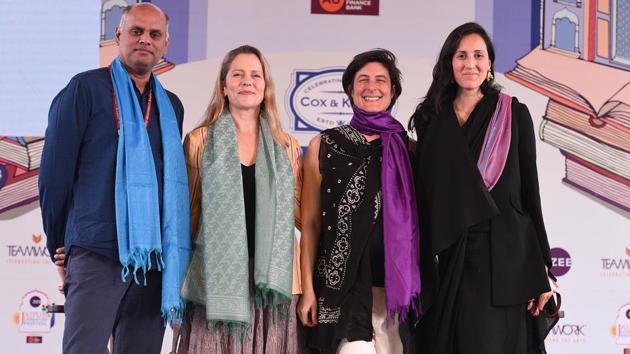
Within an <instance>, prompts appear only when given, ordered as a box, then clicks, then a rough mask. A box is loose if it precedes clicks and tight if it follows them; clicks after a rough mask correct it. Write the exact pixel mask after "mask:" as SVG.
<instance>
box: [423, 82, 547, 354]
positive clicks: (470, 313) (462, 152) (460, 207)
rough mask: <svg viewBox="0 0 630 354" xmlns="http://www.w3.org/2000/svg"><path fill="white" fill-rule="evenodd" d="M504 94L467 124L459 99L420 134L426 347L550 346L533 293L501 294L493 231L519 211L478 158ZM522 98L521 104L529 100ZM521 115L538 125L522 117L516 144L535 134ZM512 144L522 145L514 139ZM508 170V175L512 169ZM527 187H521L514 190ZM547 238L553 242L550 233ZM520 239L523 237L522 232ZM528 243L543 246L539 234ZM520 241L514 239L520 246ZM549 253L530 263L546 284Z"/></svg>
mask: <svg viewBox="0 0 630 354" xmlns="http://www.w3.org/2000/svg"><path fill="white" fill-rule="evenodd" d="M497 101H498V96H497V95H496V94H489V95H486V96H485V97H484V98H483V99H482V100H481V101H480V102H479V103H478V104H477V106H476V107H475V109H474V110H473V112H472V113H471V115H470V117H469V119H468V120H467V122H466V123H465V124H464V125H463V126H461V127H459V126H458V125H457V118H456V115H455V112H454V111H453V109H452V106H451V105H447V106H446V108H445V109H444V112H443V114H442V115H440V116H439V117H437V118H436V119H435V120H434V121H433V122H431V123H429V125H428V126H425V130H424V131H423V133H424V134H425V135H424V136H421V137H420V139H419V151H420V154H421V156H420V157H419V159H418V160H417V161H418V163H417V165H416V172H417V179H416V187H417V188H416V190H417V193H418V201H419V212H420V221H421V223H420V224H421V227H422V230H421V233H422V235H425V237H423V238H421V241H422V242H423V244H422V245H421V250H423V252H424V254H423V255H422V256H423V257H421V260H422V262H423V264H422V267H421V270H422V281H423V294H422V298H423V299H422V301H423V308H424V309H425V310H426V311H427V312H426V313H425V316H424V317H423V318H422V320H421V321H420V326H419V331H418V336H419V342H420V343H419V345H418V348H419V353H429V354H481V353H483V354H504V353H510V354H526V353H544V352H545V351H544V343H542V340H543V339H544V335H545V334H546V332H545V334H543V335H542V339H541V338H540V336H538V337H536V336H535V335H534V334H533V332H536V331H537V330H536V328H535V327H537V326H538V325H539V323H536V322H537V320H534V319H533V317H531V315H529V314H528V312H527V309H526V300H524V301H522V300H514V301H512V302H509V303H507V304H505V303H501V301H497V298H496V296H495V294H496V293H497V292H496V291H495V289H497V288H500V287H502V286H503V287H504V286H505V284H497V283H496V281H495V277H494V276H496V274H495V273H497V272H498V269H497V267H500V265H499V264H493V260H494V259H495V257H493V237H495V238H496V237H497V235H493V234H492V230H493V223H495V222H499V221H498V220H499V219H500V218H504V217H506V216H505V215H507V214H506V213H508V214H509V212H511V211H506V210H505V208H504V205H503V203H502V201H501V203H500V202H499V200H497V199H496V198H495V197H496V195H495V194H491V193H490V191H488V189H487V188H486V187H485V184H484V182H483V179H482V178H481V175H480V174H479V172H478V169H477V167H476V162H477V160H478V158H479V155H480V152H481V148H482V145H483V141H484V138H485V133H486V129H487V127H488V124H489V122H490V118H491V116H492V114H493V112H494V110H495V107H496V104H497ZM514 102H515V103H513V106H515V107H517V108H520V106H522V105H520V104H519V103H518V102H517V101H514ZM513 108H514V107H513ZM520 119H529V124H531V118H530V117H529V116H527V117H521V116H518V117H514V119H513V123H512V124H513V134H514V135H516V137H517V138H516V139H515V138H513V139H512V140H513V141H512V144H516V145H519V144H523V143H521V142H520V140H519V139H518V137H519V134H529V132H526V131H521V130H519V127H518V125H521V123H522V122H520V121H519V120H520ZM515 124H518V125H517V126H514V125H515ZM532 133H533V132H532ZM527 138H529V136H528V137H527ZM532 138H533V137H532ZM522 141H523V142H525V141H529V140H528V139H522ZM518 148H521V149H523V148H527V149H530V148H533V147H530V146H527V147H523V146H518ZM511 149H512V150H511V151H517V148H516V147H514V146H512V147H511ZM514 155H518V154H513V155H512V158H514ZM519 156H520V155H519ZM522 163H524V161H523V162H522ZM508 168H509V167H508ZM504 174H506V175H507V173H505V171H504ZM534 174H535V171H534ZM503 177H504V176H503V175H502V176H501V178H503ZM504 184H505V183H504ZM524 184H525V183H524ZM536 184H537V182H536ZM535 192H536V194H537V193H538V191H537V190H536V191H535ZM520 193H521V191H520V190H513V191H511V192H510V194H515V195H520ZM536 197H538V196H537V195H536ZM538 203H539V199H538ZM539 207H540V205H538V208H539ZM537 221H538V220H537ZM540 223H542V219H540ZM543 230H544V226H543ZM427 236H428V237H427ZM500 236H501V237H503V236H506V237H509V235H500ZM541 238H544V241H545V243H546V234H544V235H541ZM514 241H515V242H514V243H517V242H516V239H515V240H514ZM495 242H496V241H495ZM527 242H528V243H529V244H533V247H536V248H538V247H539V245H538V244H537V243H538V238H537V237H535V235H532V237H529V238H528V240H527ZM518 247H520V246H519V245H517V244H515V245H514V249H515V250H518ZM545 248H546V249H545ZM545 253H548V245H547V246H546V247H545V245H544V244H543V245H540V251H539V254H543V256H542V257H540V262H539V263H540V264H536V267H532V269H531V270H527V269H525V272H526V273H527V272H529V273H533V274H535V277H536V279H537V280H539V283H540V282H545V281H546V280H545V275H544V267H543V266H544V263H543V258H545V259H546V258H548V255H544V254H545ZM506 256H507V257H509V255H506ZM541 268H542V272H540V269H541ZM539 273H541V274H539ZM515 276H518V275H516V274H515ZM541 278H542V280H541ZM545 286H547V288H545ZM548 290H549V289H548V284H543V285H541V286H539V288H538V289H537V290H536V291H533V292H532V295H533V294H534V293H535V294H536V295H538V294H539V293H540V292H542V291H548ZM538 291H540V292H538ZM532 297H533V296H532ZM552 322H553V321H552ZM550 324H551V322H549V321H548V322H547V323H544V326H546V328H545V329H544V330H543V332H544V331H548V329H549V328H550V327H549V326H550Z"/></svg>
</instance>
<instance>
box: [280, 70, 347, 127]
mask: <svg viewBox="0 0 630 354" xmlns="http://www.w3.org/2000/svg"><path fill="white" fill-rule="evenodd" d="M344 70H345V69H344V68H328V69H322V70H312V71H309V70H296V71H295V72H294V73H293V75H294V76H293V78H292V80H291V81H292V85H291V86H290V87H289V90H288V92H287V100H286V104H287V112H290V114H291V115H292V118H293V121H294V123H293V129H294V130H295V131H305V132H306V131H313V132H318V131H320V130H325V129H329V128H334V127H337V126H340V125H343V124H347V123H348V122H350V119H351V118H352V114H353V113H352V104H351V103H350V99H349V98H348V96H346V93H345V92H344V91H343V86H342V84H341V76H342V75H343V72H344Z"/></svg>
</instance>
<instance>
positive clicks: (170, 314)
mask: <svg viewBox="0 0 630 354" xmlns="http://www.w3.org/2000/svg"><path fill="white" fill-rule="evenodd" d="M185 309H186V305H185V304H184V303H183V302H180V303H179V304H177V306H173V307H171V308H165V307H162V309H161V314H162V318H163V319H164V327H166V325H167V324H170V325H171V326H174V325H178V326H179V325H181V324H182V323H183V322H184V310H185Z"/></svg>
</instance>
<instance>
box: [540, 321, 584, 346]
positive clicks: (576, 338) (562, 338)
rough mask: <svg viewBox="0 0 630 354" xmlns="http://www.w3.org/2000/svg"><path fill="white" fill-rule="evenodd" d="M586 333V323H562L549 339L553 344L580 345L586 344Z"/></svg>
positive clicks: (553, 330)
mask: <svg viewBox="0 0 630 354" xmlns="http://www.w3.org/2000/svg"><path fill="white" fill-rule="evenodd" d="M586 333H587V328H586V324H584V323H565V322H564V321H561V322H559V323H558V324H556V325H555V326H554V327H553V328H552V329H551V331H550V332H549V337H547V338H548V341H549V342H552V343H564V344H569V343H571V344H580V343H584V342H586V339H587V334H586Z"/></svg>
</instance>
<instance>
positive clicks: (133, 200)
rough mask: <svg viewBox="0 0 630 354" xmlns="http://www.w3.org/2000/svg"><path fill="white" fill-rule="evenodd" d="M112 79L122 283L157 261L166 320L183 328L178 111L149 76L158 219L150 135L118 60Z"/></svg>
mask: <svg viewBox="0 0 630 354" xmlns="http://www.w3.org/2000/svg"><path fill="white" fill-rule="evenodd" d="M111 75H112V83H113V86H114V92H115V94H116V101H117V104H118V110H119V117H120V136H119V140H118V155H117V159H116V192H115V200H116V202H115V204H116V232H117V234H118V255H119V257H120V263H121V264H122V266H123V271H122V278H123V281H125V280H126V278H127V276H128V275H129V273H130V271H133V276H134V280H135V282H136V283H139V282H138V278H137V272H138V270H140V269H142V272H143V273H146V272H147V271H148V270H149V269H151V262H152V260H155V262H156V263H157V265H156V266H157V269H158V270H159V271H161V272H162V307H161V311H162V317H164V319H165V320H167V321H168V322H170V323H171V324H173V323H181V320H182V316H183V311H184V301H182V299H181V298H180V295H179V290H180V287H181V284H182V281H183V279H184V274H185V271H186V267H187V266H188V261H189V259H190V216H189V215H190V209H189V205H188V203H189V199H188V177H187V174H186V164H185V162H184V153H183V149H182V145H181V137H180V135H179V128H178V125H177V119H176V117H175V111H174V110H173V106H172V105H171V101H170V99H169V98H168V95H167V94H166V91H165V90H164V88H162V85H160V82H159V81H158V79H157V77H155V75H154V74H151V75H153V92H154V95H155V100H156V103H157V107H158V112H159V114H160V132H161V135H162V146H163V153H164V193H163V196H162V199H163V203H162V205H163V211H162V215H161V216H160V210H159V201H158V184H157V179H156V172H155V165H154V162H153V154H152V153H151V146H150V143H149V136H148V134H147V130H146V128H145V125H144V119H143V118H144V117H143V114H142V110H141V109H140V104H139V102H138V99H137V97H136V94H135V91H134V84H133V82H132V80H131V78H130V77H129V74H128V73H127V70H126V69H125V67H124V66H123V65H122V63H121V62H120V58H116V59H114V61H113V62H112V66H111ZM145 275H146V274H145ZM144 284H145V285H146V277H144Z"/></svg>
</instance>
